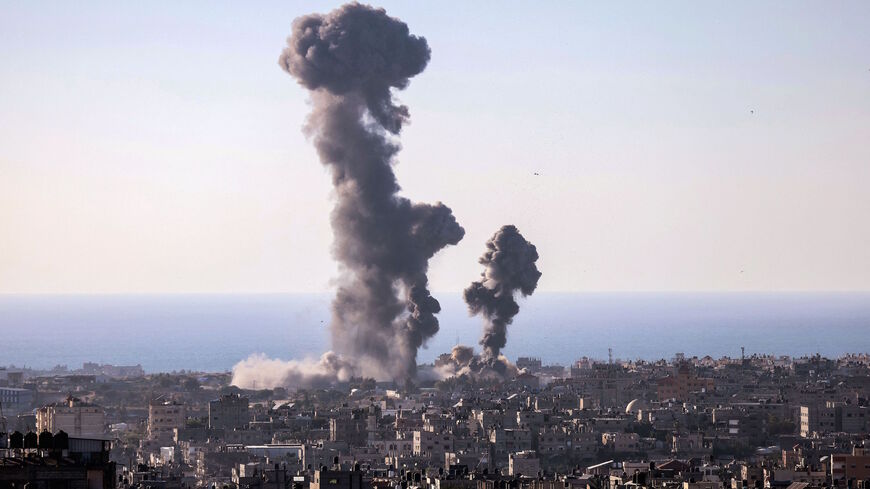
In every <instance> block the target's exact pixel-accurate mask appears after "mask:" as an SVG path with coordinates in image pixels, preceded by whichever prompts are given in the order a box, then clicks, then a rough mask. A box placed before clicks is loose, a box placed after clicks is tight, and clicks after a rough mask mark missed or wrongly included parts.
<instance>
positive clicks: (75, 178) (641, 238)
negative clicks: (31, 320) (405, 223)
mask: <svg viewBox="0 0 870 489" xmlns="http://www.w3.org/2000/svg"><path fill="white" fill-rule="evenodd" d="M796 3H798V5H797V7H799V8H796V5H795V4H796ZM376 5H377V6H383V7H385V8H386V10H387V12H388V13H389V14H390V15H394V16H397V17H400V18H402V19H403V20H404V21H406V22H407V23H408V24H409V25H410V26H411V28H412V31H413V32H414V33H415V34H419V35H421V36H424V37H425V38H426V40H427V41H428V43H429V45H430V46H431V48H432V59H431V62H430V63H429V66H428V67H427V69H426V72H425V73H423V74H421V75H420V76H418V77H416V78H414V79H413V81H412V82H411V83H410V86H409V87H408V89H406V90H404V91H402V92H401V93H399V94H398V98H399V100H400V101H401V102H402V103H404V104H406V105H407V106H408V107H409V108H410V113H411V124H410V125H409V126H408V127H407V128H406V129H405V130H404V131H403V133H402V138H401V144H402V147H403V149H402V150H401V151H400V152H399V153H398V156H397V158H398V163H397V165H396V166H395V172H396V174H397V177H398V180H399V182H400V183H401V185H402V186H403V190H402V195H405V196H408V197H410V198H411V199H412V200H414V201H419V202H432V203H434V202H437V201H443V202H444V203H445V204H447V205H449V206H450V207H451V208H452V209H453V211H454V214H455V215H456V218H457V220H458V221H459V223H460V224H461V225H462V226H463V227H464V228H465V229H466V231H467V234H466V236H465V238H464V239H463V240H462V241H461V242H460V243H459V244H458V245H457V246H454V247H449V248H447V249H445V250H443V251H441V252H439V253H438V254H436V255H435V256H434V258H433V259H432V260H431V262H430V266H429V279H430V284H431V289H432V290H433V291H434V292H435V293H436V294H437V293H442V292H445V291H459V290H461V289H463V288H464V287H465V286H466V285H467V284H468V283H469V282H470V281H471V280H473V279H475V278H476V276H477V274H478V273H479V269H478V266H477V257H478V255H479V252H480V249H481V246H482V245H483V243H484V242H485V241H486V240H487V239H488V237H489V236H490V235H491V233H492V231H493V230H494V227H493V223H498V224H501V223H512V224H515V225H516V226H517V227H518V228H520V229H521V230H522V231H523V234H524V235H525V236H527V237H528V238H529V240H530V241H532V242H534V243H535V245H536V246H537V248H538V250H539V251H540V254H541V259H540V261H539V263H538V267H539V269H540V270H541V272H542V273H543V278H542V279H541V281H540V284H539V287H538V289H539V291H541V292H552V291H563V292H567V291H638V290H640V291H688V292H692V291H747V290H753V291H789V290H791V291H794V290H806V291H814V290H815V291H829V290H836V291H867V290H870V254H868V253H867V249H868V247H870V220H868V219H867V216H868V215H870V199H868V198H867V196H866V188H867V187H868V184H870V165H867V162H868V161H870V145H867V144H866V137H867V134H870V59H868V57H867V52H866V49H862V48H860V46H868V45H870V31H868V30H867V29H866V25H865V24H866V22H864V20H865V19H867V18H870V4H868V3H866V2H842V3H838V4H837V5H838V7H839V8H837V9H831V8H827V5H825V4H813V3H803V2H793V3H785V2H782V3H768V4H760V5H759V4H755V3H752V2H732V3H729V4H727V5H719V6H716V5H704V4H695V3H691V2H671V3H668V4H664V5H651V4H649V5H645V4H639V5H617V4H600V5H557V4H554V3H550V4H535V5H526V4H522V3H506V4H504V5H503V6H502V7H501V8H498V9H493V8H489V7H487V6H485V5H474V4H472V5H465V4H460V3H454V4H452V6H451V7H449V8H447V7H444V6H442V5H437V6H436V5H426V4H411V3H407V4H405V3H398V2H378V3H377V4H376ZM0 6H2V10H3V12H4V15H2V16H0V57H2V59H3V60H4V62H3V63H0V233H2V234H0V293H179V292H188V293H189V292H198V293H254V292H267V293H269V292H325V291H328V290H331V289H332V288H333V283H334V282H333V280H334V279H335V277H336V276H337V269H336V264H335V260H334V259H333V257H332V256H331V254H330V249H331V243H332V232H331V230H330V225H329V218H328V215H329V212H330V209H331V208H332V206H333V200H332V197H331V185H330V182H329V176H328V175H327V172H326V171H324V169H323V168H322V167H321V165H320V164H318V163H317V157H316V155H315V152H314V150H313V149H312V145H311V144H310V142H309V141H306V139H305V137H304V136H303V135H302V133H301V131H300V127H301V126H302V124H303V123H304V122H305V118H306V114H307V113H308V112H309V111H310V108H309V106H308V104H307V102H306V100H307V97H308V95H307V93H306V91H305V90H303V89H301V88H300V87H299V86H297V85H296V83H295V82H293V81H292V80H291V79H290V78H289V77H287V76H286V75H285V74H284V73H283V72H282V71H281V69H280V68H279V67H278V66H277V63H276V61H277V58H278V54H279V53H280V50H281V47H282V46H284V45H285V43H286V37H287V34H288V32H289V29H290V24H291V22H292V20H293V19H294V18H296V17H298V16H299V15H301V14H306V13H309V12H311V11H328V10H330V9H331V8H333V7H334V6H335V4H333V3H327V2H312V3H305V4H301V3H299V4H295V3H294V4H287V3H285V2H265V3H260V4H258V5H255V6H253V7H252V6H250V5H241V4H239V5H213V4H206V3H196V2H192V3H186V4H174V3H170V2H166V3H161V4H149V5H148V6H144V5H143V6H137V5H128V4H114V3H109V2H95V3H91V4H87V5H66V4H62V3H59V4H56V5H54V7H53V8H50V9H46V8H44V4H40V5H37V4H36V3H13V2H0ZM457 33H461V35H457ZM519 67H522V69H518V68H519ZM494 195H497V196H498V197H499V198H498V199H495V198H493V196H494Z"/></svg>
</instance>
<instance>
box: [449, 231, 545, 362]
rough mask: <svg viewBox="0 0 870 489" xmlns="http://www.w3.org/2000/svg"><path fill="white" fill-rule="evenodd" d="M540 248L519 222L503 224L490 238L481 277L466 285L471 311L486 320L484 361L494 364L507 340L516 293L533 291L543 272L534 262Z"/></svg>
mask: <svg viewBox="0 0 870 489" xmlns="http://www.w3.org/2000/svg"><path fill="white" fill-rule="evenodd" d="M537 260H538V251H537V249H535V245H533V244H531V243H529V242H528V241H526V239H525V238H523V235H522V234H520V232H519V230H517V228H516V226H512V225H507V226H502V228H501V229H499V230H498V232H496V233H495V234H494V235H493V237H492V238H490V240H489V241H487V242H486V252H485V253H484V254H483V256H481V257H480V260H479V261H480V264H481V265H484V266H485V267H486V268H485V269H484V271H483V273H481V279H480V280H478V281H475V282H472V283H471V285H470V286H469V287H468V288H467V289H465V302H466V303H467V304H468V310H469V311H470V312H471V313H472V314H480V315H482V316H483V318H484V321H485V324H484V330H483V337H482V338H481V340H480V344H481V345H482V346H483V354H482V357H483V361H484V362H485V363H489V364H494V363H495V362H496V361H497V360H498V359H499V354H500V352H501V349H502V348H504V346H505V344H506V343H507V326H508V325H509V324H510V323H511V322H512V321H513V319H514V316H516V315H517V313H518V312H520V306H519V304H517V301H516V300H515V299H514V295H515V294H516V293H517V292H520V293H521V294H522V295H523V297H525V296H528V295H531V294H532V292H534V291H535V287H537V286H538V279H539V278H541V272H539V271H538V268H537V267H536V266H535V262H536V261H537Z"/></svg>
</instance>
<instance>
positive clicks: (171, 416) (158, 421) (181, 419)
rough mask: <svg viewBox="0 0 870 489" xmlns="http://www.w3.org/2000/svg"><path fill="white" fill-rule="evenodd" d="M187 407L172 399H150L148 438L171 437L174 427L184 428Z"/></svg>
mask: <svg viewBox="0 0 870 489" xmlns="http://www.w3.org/2000/svg"><path fill="white" fill-rule="evenodd" d="M186 422H187V409H186V408H185V406H184V404H180V403H178V402H174V401H159V400H155V401H152V402H151V404H149V405H148V438H161V437H163V438H167V437H172V436H173V434H174V432H175V430H176V429H182V428H184V426H185V424H186Z"/></svg>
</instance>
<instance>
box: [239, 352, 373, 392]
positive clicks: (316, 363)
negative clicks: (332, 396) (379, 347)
mask: <svg viewBox="0 0 870 489" xmlns="http://www.w3.org/2000/svg"><path fill="white" fill-rule="evenodd" d="M377 370H378V369H377V367H376V366H364V365H362V366H361V365H356V364H354V363H352V362H351V361H349V360H347V359H345V358H343V357H341V356H340V355H338V354H336V353H334V352H331V351H328V352H326V353H324V354H323V355H321V356H320V358H319V359H313V358H308V359H303V360H281V359H277V358H269V357H268V356H266V355H265V354H262V353H255V354H253V355H251V356H249V357H248V358H246V359H244V360H242V361H240V362H239V363H237V364H236V365H235V366H233V379H232V385H235V386H236V387H240V388H242V389H274V388H276V387H285V388H309V387H327V386H329V385H332V384H335V383H336V382H347V381H348V380H350V379H351V378H352V377H354V376H361V375H362V376H366V373H369V374H371V373H375V372H376V371H377ZM369 376H371V375H369ZM379 380H384V379H379Z"/></svg>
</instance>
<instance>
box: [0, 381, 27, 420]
mask: <svg viewBox="0 0 870 489" xmlns="http://www.w3.org/2000/svg"><path fill="white" fill-rule="evenodd" d="M32 404H33V391H31V390H28V389H16V388H13V387H0V407H2V408H3V414H5V415H7V416H8V415H10V414H19V413H22V412H24V411H28V410H30V409H32Z"/></svg>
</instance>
